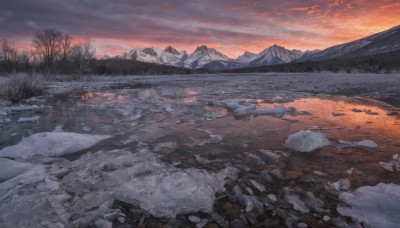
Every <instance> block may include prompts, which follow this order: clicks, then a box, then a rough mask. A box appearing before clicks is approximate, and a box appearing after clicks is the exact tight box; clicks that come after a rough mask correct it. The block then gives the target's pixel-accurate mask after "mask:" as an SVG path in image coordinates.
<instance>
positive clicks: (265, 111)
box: [252, 106, 287, 117]
mask: <svg viewBox="0 0 400 228" xmlns="http://www.w3.org/2000/svg"><path fill="white" fill-rule="evenodd" d="M286 111H287V109H286V108H285V107H283V106H277V107H275V108H260V109H256V110H254V111H253V112H252V113H253V114H254V115H270V116H276V117H282V116H284V115H285V114H286Z"/></svg>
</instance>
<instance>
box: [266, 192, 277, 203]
mask: <svg viewBox="0 0 400 228" xmlns="http://www.w3.org/2000/svg"><path fill="white" fill-rule="evenodd" d="M267 197H268V199H269V200H270V201H271V202H272V203H275V202H276V201H278V198H277V197H276V195H274V194H268V195H267Z"/></svg>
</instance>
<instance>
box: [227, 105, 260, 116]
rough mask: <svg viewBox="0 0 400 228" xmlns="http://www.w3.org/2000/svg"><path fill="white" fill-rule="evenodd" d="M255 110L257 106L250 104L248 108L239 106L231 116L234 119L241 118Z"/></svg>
mask: <svg viewBox="0 0 400 228" xmlns="http://www.w3.org/2000/svg"><path fill="white" fill-rule="evenodd" d="M256 109H257V106H256V105H255V104H252V105H249V106H244V105H241V106H240V107H238V108H237V109H235V110H233V115H234V116H235V117H243V116H246V115H249V114H251V113H252V112H253V111H254V110H256Z"/></svg>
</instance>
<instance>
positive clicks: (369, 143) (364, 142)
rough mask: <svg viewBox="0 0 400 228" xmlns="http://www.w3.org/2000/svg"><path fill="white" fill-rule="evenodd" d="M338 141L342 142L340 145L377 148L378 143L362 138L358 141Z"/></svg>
mask: <svg viewBox="0 0 400 228" xmlns="http://www.w3.org/2000/svg"><path fill="white" fill-rule="evenodd" d="M339 142H340V143H341V144H342V145H340V146H341V147H368V148H377V147H378V144H376V143H375V142H374V141H372V140H362V141H358V142H347V141H343V140H339Z"/></svg>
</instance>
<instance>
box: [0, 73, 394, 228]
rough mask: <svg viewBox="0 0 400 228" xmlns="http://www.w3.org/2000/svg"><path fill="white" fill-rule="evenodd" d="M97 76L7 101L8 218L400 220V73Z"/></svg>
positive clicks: (1, 159) (4, 199) (1, 217)
mask: <svg viewBox="0 0 400 228" xmlns="http://www.w3.org/2000/svg"><path fill="white" fill-rule="evenodd" d="M93 79H94V80H92V81H82V82H59V81H49V82H48V83H47V87H48V94H47V95H45V96H43V97H36V98H32V99H29V100H27V101H25V102H22V104H16V105H15V104H14V105H11V104H8V103H7V102H4V101H2V102H1V103H0V133H1V137H0V227H93V226H97V227H112V226H114V227H186V226H187V227H192V226H193V227H196V226H197V227H247V226H253V227H265V226H267V227H281V226H287V227H307V226H308V227H329V226H338V227H357V226H358V225H359V224H363V225H366V226H372V227H396V226H397V225H398V223H399V222H400V214H399V211H400V210H399V209H400V186H399V184H400V176H399V171H400V158H398V153H400V108H399V104H400V92H399V91H400V76H399V75H340V74H332V75H330V74H310V75H307V74H249V75H193V76H143V77H114V78H113V77H109V78H93ZM368 186H369V187H368Z"/></svg>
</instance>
